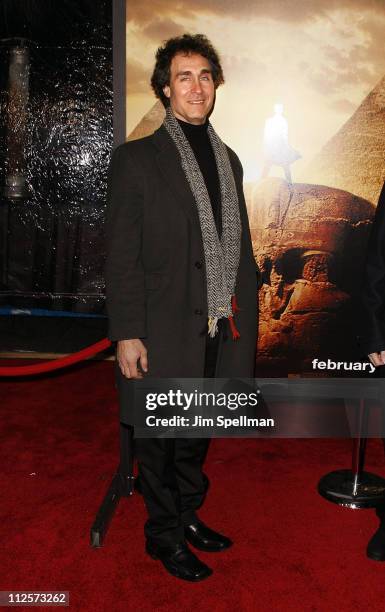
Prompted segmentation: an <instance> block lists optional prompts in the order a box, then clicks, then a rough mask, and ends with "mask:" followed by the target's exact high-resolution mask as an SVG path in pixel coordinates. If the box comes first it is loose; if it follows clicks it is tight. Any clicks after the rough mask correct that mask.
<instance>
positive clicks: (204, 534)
mask: <svg viewBox="0 0 385 612" xmlns="http://www.w3.org/2000/svg"><path fill="white" fill-rule="evenodd" d="M184 534H185V538H186V540H187V541H188V542H190V544H192V545H193V546H195V548H198V549H199V550H204V551H206V552H220V551H221V550H225V549H226V548H229V547H230V546H231V545H232V541H231V540H230V538H226V536H224V535H222V534H220V533H218V532H216V531H213V529H210V527H207V525H205V524H204V523H202V521H200V520H199V519H197V521H196V522H195V523H192V524H191V525H186V526H185V528H184Z"/></svg>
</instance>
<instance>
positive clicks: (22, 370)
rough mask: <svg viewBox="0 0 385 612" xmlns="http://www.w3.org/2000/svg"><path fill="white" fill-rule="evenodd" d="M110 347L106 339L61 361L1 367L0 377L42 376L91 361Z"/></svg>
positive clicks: (61, 358) (62, 358) (60, 359)
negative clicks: (86, 360) (80, 362)
mask: <svg viewBox="0 0 385 612" xmlns="http://www.w3.org/2000/svg"><path fill="white" fill-rule="evenodd" d="M110 346H111V342H110V341H109V340H108V338H104V339H103V340H99V342H96V343H95V344H91V346H87V347H86V348H84V349H82V350H81V351H78V352H77V353H72V354H71V355H66V356H65V357H60V358H59V359H54V360H52V361H45V362H44V363H34V364H33V365H27V366H15V367H14V366H11V367H0V376H33V374H41V373H42V372H51V371H52V370H59V369H60V368H66V367H68V366H70V365H73V364H74V363H78V362H79V361H83V360H84V359H89V358H90V357H92V356H93V355H97V353H100V352H101V351H104V350H105V349H107V348H109V347H110Z"/></svg>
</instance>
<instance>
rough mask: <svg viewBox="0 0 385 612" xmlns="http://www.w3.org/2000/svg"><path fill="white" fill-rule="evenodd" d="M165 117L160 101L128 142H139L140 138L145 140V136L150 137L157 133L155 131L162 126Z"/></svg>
mask: <svg viewBox="0 0 385 612" xmlns="http://www.w3.org/2000/svg"><path fill="white" fill-rule="evenodd" d="M164 115H165V111H164V107H163V104H162V103H161V102H159V101H158V102H155V104H154V105H153V106H152V107H151V108H150V110H149V111H148V112H147V113H146V114H145V115H144V117H143V118H142V119H141V120H140V121H139V123H138V124H137V125H136V126H135V127H134V129H133V130H132V132H131V133H130V134H129V135H128V138H127V140H137V139H138V138H144V137H145V136H150V134H153V132H155V130H157V129H158V127H160V125H161V124H162V121H163V119H164Z"/></svg>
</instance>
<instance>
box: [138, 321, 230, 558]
mask: <svg viewBox="0 0 385 612" xmlns="http://www.w3.org/2000/svg"><path fill="white" fill-rule="evenodd" d="M221 333H223V331H222V326H220V327H219V333H218V334H217V335H216V336H215V337H214V338H210V337H207V340H206V352H205V369H204V376H205V378H212V377H214V376H215V367H216V361H217V355H218V346H219V340H220V335H221ZM209 444H210V439H209V438H204V439H201V438H136V439H135V455H136V458H137V461H138V471H139V478H140V486H141V490H142V494H143V497H144V502H145V504H146V508H147V512H148V520H147V522H146V524H145V527H144V533H145V536H146V538H150V539H151V540H153V541H154V542H156V543H157V544H159V545H160V546H170V545H173V544H177V543H181V542H183V541H184V525H189V524H190V523H192V522H193V521H194V520H195V518H196V510H198V508H199V507H200V506H201V505H202V504H203V502H204V499H205V496H206V491H207V488H208V482H207V478H206V476H205V475H204V474H203V470H202V468H203V463H204V460H205V457H206V454H207V450H208V447H209Z"/></svg>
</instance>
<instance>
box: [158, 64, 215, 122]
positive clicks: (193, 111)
mask: <svg viewBox="0 0 385 612" xmlns="http://www.w3.org/2000/svg"><path fill="white" fill-rule="evenodd" d="M163 92H164V95H165V96H166V97H167V98H169V99H170V106H171V110H172V112H173V113H174V115H175V117H177V119H181V120H182V121H187V123H194V124H196V125H199V124H202V123H204V122H205V121H206V117H207V115H208V114H209V113H210V111H211V109H212V107H213V104H214V97H215V85H214V82H213V77H212V73H211V68H210V63H209V61H208V60H207V59H206V58H205V57H202V55H198V54H197V53H192V54H189V55H184V54H182V53H177V54H176V55H174V57H173V58H172V60H171V66H170V84H169V85H166V86H165V87H164V88H163Z"/></svg>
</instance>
